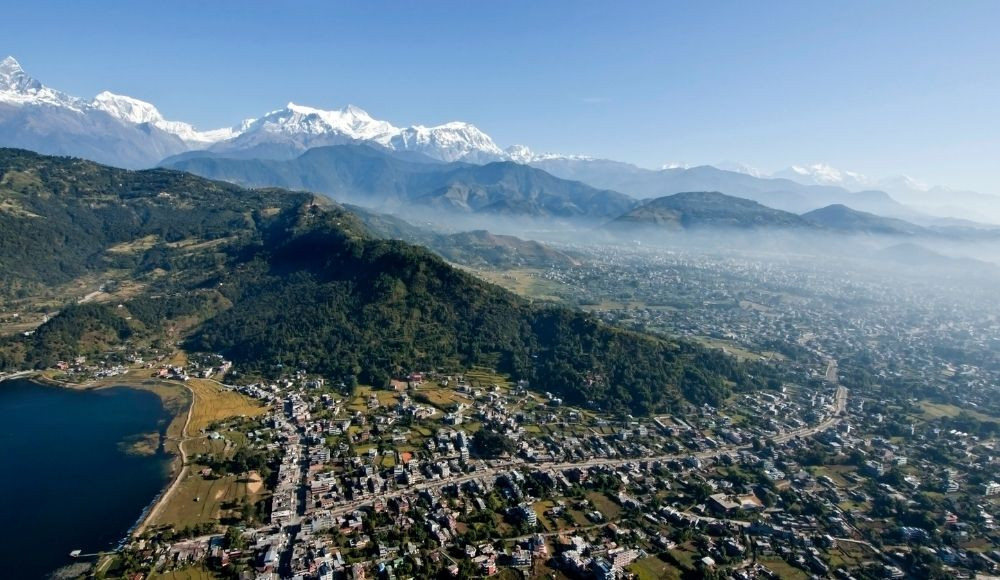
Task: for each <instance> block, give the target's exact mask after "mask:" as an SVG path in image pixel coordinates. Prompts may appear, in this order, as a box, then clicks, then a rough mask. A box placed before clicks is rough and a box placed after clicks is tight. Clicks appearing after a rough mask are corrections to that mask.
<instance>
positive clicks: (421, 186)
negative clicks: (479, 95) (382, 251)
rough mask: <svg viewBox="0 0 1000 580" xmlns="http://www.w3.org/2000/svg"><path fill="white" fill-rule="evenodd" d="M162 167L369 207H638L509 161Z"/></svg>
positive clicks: (338, 151)
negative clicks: (310, 193)
mask: <svg viewBox="0 0 1000 580" xmlns="http://www.w3.org/2000/svg"><path fill="white" fill-rule="evenodd" d="M166 166H167V167H169V168H171V169H179V170H182V171H188V172H190V173H194V174H196V175H201V176H203V177H210V178H212V179H222V180H224V181H230V182H233V183H238V184H241V185H244V186H254V187H260V186H277V187H285V188H289V189H304V190H308V191H314V192H319V193H325V194H327V195H330V196H332V197H334V198H335V199H341V200H349V201H351V202H354V203H359V204H362V205H366V206H369V207H382V208H390V209H391V208H398V207H403V206H418V207H423V208H436V209H441V210H448V211H453V212H459V213H465V214H501V215H517V216H530V217H541V218H547V217H557V218H591V219H595V220H606V219H607V218H610V217H615V216H619V215H621V214H623V213H625V212H626V211H628V210H630V209H631V208H633V207H635V206H636V205H638V204H639V202H638V201H637V200H635V199H633V198H631V197H629V196H627V195H624V194H622V193H618V192H615V191H610V190H604V189H597V188H594V187H591V186H589V185H586V184H583V183H580V182H576V181H569V180H565V179H559V178H557V177H554V176H552V175H550V174H549V173H546V172H545V171H542V170H540V169H536V168H534V167H530V166H527V165H521V164H518V163H513V162H509V161H506V162H495V163H489V164H486V165H473V164H468V163H426V162H419V161H411V160H409V159H405V158H400V157H399V156H398V155H397V154H395V153H392V152H387V151H386V150H384V149H377V148H373V147H368V146H366V145H337V146H330V147H316V148H313V149H310V150H309V151H307V152H306V153H304V154H302V155H301V156H299V157H297V158H295V159H291V160H284V161H281V160H261V159H228V158H222V157H215V156H213V157H191V158H186V159H180V160H176V161H173V162H168V163H167V164H166Z"/></svg>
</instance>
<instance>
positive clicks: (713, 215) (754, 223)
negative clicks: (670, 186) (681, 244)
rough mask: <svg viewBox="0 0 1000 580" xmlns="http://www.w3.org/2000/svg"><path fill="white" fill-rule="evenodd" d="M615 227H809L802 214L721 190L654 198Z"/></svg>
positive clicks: (634, 210) (611, 225)
mask: <svg viewBox="0 0 1000 580" xmlns="http://www.w3.org/2000/svg"><path fill="white" fill-rule="evenodd" d="M608 225H609V227H610V228H611V229H619V230H632V229H634V228H647V229H649V228H652V229H667V230H670V229H673V230H678V229H697V228H736V229H748V228H808V227H810V224H809V223H808V222H806V221H805V220H803V219H802V218H801V217H799V216H797V215H795V214H793V213H789V212H785V211H781V210H777V209H773V208H770V207H767V206H764V205H761V204H759V203H757V202H755V201H751V200H748V199H742V198H739V197H733V196H730V195H725V194H722V193H718V192H705V191H701V192H684V193H677V194H674V195H670V196H667V197H661V198H658V199H654V200H652V201H649V202H647V203H644V204H643V205H641V206H639V207H637V208H635V209H633V210H632V211H630V212H628V213H626V214H624V215H622V216H620V217H618V218H616V219H615V220H613V221H612V222H611V223H610V224H608Z"/></svg>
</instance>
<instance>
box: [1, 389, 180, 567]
mask: <svg viewBox="0 0 1000 580" xmlns="http://www.w3.org/2000/svg"><path fill="white" fill-rule="evenodd" d="M3 378H4V379H6V380H4V381H3V382H2V384H0V395H2V396H3V402H4V404H3V405H2V406H0V413H2V417H3V418H4V421H3V427H4V438H5V443H6V445H5V448H4V450H3V456H2V465H3V469H5V470H10V473H11V474H14V473H48V472H50V471H51V470H53V469H55V470H57V471H58V470H59V469H65V470H67V471H72V472H75V473H77V477H75V478H60V477H43V478H41V479H39V480H38V481H36V482H34V483H32V484H30V485H29V484H27V483H26V481H28V480H25V479H24V478H21V477H14V478H10V479H9V480H8V481H7V482H6V483H5V484H4V492H5V493H7V494H11V493H14V494H20V496H21V497H23V498H24V499H25V501H24V502H23V505H21V506H14V508H13V510H12V512H11V517H12V518H13V520H12V521H14V522H20V524H17V525H18V526H22V527H21V528H19V529H23V534H16V533H13V532H10V533H5V534H3V537H4V538H5V540H4V543H5V550H4V553H5V555H6V556H8V557H10V556H14V555H28V554H30V556H25V557H26V560H25V564H24V567H23V568H22V572H23V573H24V575H25V577H41V576H44V575H46V574H49V573H53V572H54V570H55V569H60V568H63V567H66V566H71V565H74V564H85V565H87V566H97V568H96V570H97V571H101V570H103V569H106V566H107V565H109V564H110V563H111V562H112V561H113V560H114V558H115V555H116V553H117V552H118V551H119V550H120V549H121V547H122V546H123V545H125V544H127V543H128V542H129V541H131V539H132V538H133V537H134V536H133V533H134V531H135V530H136V528H137V527H138V526H140V525H141V524H142V523H143V522H145V521H146V519H147V517H148V514H149V513H150V512H151V510H152V509H153V507H154V506H155V505H156V504H157V502H158V501H159V500H160V498H161V497H162V495H163V492H164V490H165V489H166V488H167V486H169V485H170V484H171V482H172V481H173V479H174V477H175V476H176V473H177V471H178V469H179V465H178V463H179V461H178V458H177V454H176V452H175V451H174V445H175V443H173V442H171V441H169V440H166V433H167V432H168V431H170V433H171V434H173V433H174V432H175V431H176V427H172V426H171V425H172V424H176V419H177V411H178V409H180V410H181V411H183V410H184V409H185V408H186V407H187V405H188V403H189V401H190V398H187V397H182V396H181V395H180V392H181V389H182V388H180V389H179V388H178V386H176V385H174V386H172V387H171V388H165V387H164V386H162V385H160V386H150V385H141V384H138V385H137V384H136V382H137V381H135V380H132V381H129V380H122V381H113V382H110V383H109V384H105V382H104V381H90V382H86V383H81V384H73V383H67V382H64V381H60V380H58V379H54V378H53V377H51V376H44V375H42V374H40V373H37V372H32V373H17V374H15V375H13V376H6V377H3ZM114 378H124V377H114ZM115 387H118V388H115ZM143 391H146V392H145V393H143ZM157 391H159V392H157ZM60 393H62V394H60ZM150 395H153V396H150ZM181 420H182V421H183V416H182V417H181ZM137 438H138V439H142V438H145V439H144V440H145V441H148V443H146V444H145V445H146V449H147V450H151V449H153V447H152V446H153V445H156V448H155V452H152V453H149V452H147V453H129V452H127V451H128V450H127V449H125V448H124V446H126V445H128V444H129V442H130V441H133V440H135V439H137ZM73 480H76V481H78V483H77V484H74V483H72V481H73ZM80 485H82V486H83V487H77V486H80ZM74 488H76V489H78V491H79V492H80V493H79V494H74V493H73V491H72V490H73V489H74ZM28 490H31V491H30V492H29V491H28ZM36 491H37V493H35V492H36ZM69 496H73V497H69ZM50 497H67V501H66V503H65V504H60V502H53V501H49V500H48V498H50ZM39 522H44V524H42V523H39ZM70 522H78V523H79V526H77V525H75V524H74V525H66V524H68V523H70ZM45 530H65V531H61V532H58V533H56V532H53V533H52V535H51V537H50V540H51V541H50V542H47V543H46V542H42V543H38V542H34V543H32V542H29V541H27V540H25V538H29V537H37V536H38V534H42V533H46V532H45ZM73 530H76V531H73ZM11 534H12V535H11ZM46 544H48V545H46ZM75 549H82V550H83V551H84V552H85V553H91V554H94V555H95V556H96V558H90V557H88V558H82V559H73V558H70V557H69V556H68V554H69V553H70V551H71V550H75ZM8 552H9V553H8ZM29 562H30V564H29ZM46 565H51V566H52V568H49V569H48V570H46V569H45V568H46ZM91 569H93V568H91ZM29 570H30V572H29Z"/></svg>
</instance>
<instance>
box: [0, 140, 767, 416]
mask: <svg viewBox="0 0 1000 580" xmlns="http://www.w3.org/2000/svg"><path fill="white" fill-rule="evenodd" d="M0 159H3V165H2V168H3V172H4V175H8V174H10V172H12V171H13V172H15V173H16V177H17V178H18V179H22V180H24V183H19V184H17V185H16V186H15V187H12V188H9V191H12V192H14V194H16V195H14V194H11V195H8V196H6V197H5V198H4V199H5V200H7V199H10V200H14V202H13V204H14V205H16V208H15V209H8V210H5V211H4V219H5V220H7V222H5V223H7V224H15V223H16V222H17V221H24V222H32V221H33V220H39V219H40V218H39V217H37V216H38V215H39V214H35V213H33V212H32V211H31V210H32V209H34V210H45V212H46V215H51V216H57V217H58V216H68V215H72V216H74V217H75V218H78V220H77V221H75V222H73V221H71V220H70V221H64V220H61V219H55V220H51V222H50V223H48V224H47V225H45V226H42V225H39V224H34V223H27V224H20V225H18V226H17V227H20V228H22V231H28V232H32V231H36V230H32V229H31V228H41V229H38V230H37V231H39V232H43V233H44V234H45V235H47V236H63V237H64V238H73V245H72V248H71V249H66V250H60V251H57V252H56V254H57V259H54V260H45V259H42V258H41V257H40V256H39V255H38V254H37V253H32V252H35V250H34V249H33V248H29V247H26V246H25V245H24V244H21V243H20V242H18V241H17V240H14V241H13V244H12V243H11V239H10V238H4V239H3V242H2V244H0V254H3V255H5V256H16V255H18V253H19V252H20V253H22V254H24V255H30V256H35V257H38V260H37V268H36V267H35V264H36V262H35V261H27V262H25V263H21V264H18V265H17V268H16V269H15V270H13V272H14V273H13V274H12V277H14V278H16V279H19V280H20V279H27V278H30V279H35V280H40V281H42V282H45V281H46V280H48V279H49V277H50V276H55V277H56V278H60V279H61V278H64V277H66V276H70V275H72V274H73V272H75V271H78V270H77V269H78V268H79V269H82V270H83V271H87V268H89V267H90V266H91V265H94V264H96V268H97V269H98V270H100V268H103V267H104V263H103V260H104V256H105V255H106V254H108V253H109V247H119V246H120V245H121V244H122V243H134V242H136V241H138V240H141V239H147V238H148V237H149V236H151V235H155V236H156V238H157V241H154V242H151V244H150V245H149V246H148V247H146V246H139V247H138V249H136V250H135V251H134V252H133V253H134V254H136V255H137V256H138V257H135V256H131V257H129V259H128V264H127V265H128V266H129V267H130V268H132V272H133V274H134V275H135V276H147V277H146V278H144V279H145V280H146V281H147V282H148V287H147V288H146V289H145V291H143V292H142V293H141V294H139V295H138V296H135V297H131V298H126V299H123V300H122V308H117V307H113V306H110V305H81V306H70V307H67V308H64V309H63V312H62V313H61V314H60V315H58V316H56V317H54V318H53V319H52V320H50V321H49V322H48V323H46V324H44V325H42V326H41V327H39V328H38V329H37V330H36V332H35V334H34V335H32V336H29V337H24V336H18V337H14V338H7V339H4V340H2V341H0V367H2V368H4V369H9V368H24V367H25V366H46V365H49V364H52V362H53V360H55V359H56V357H59V358H67V357H69V356H72V355H73V354H76V353H77V352H80V350H81V349H89V351H90V352H98V351H100V350H101V349H106V348H107V347H109V346H110V345H111V344H113V343H121V342H122V341H134V340H137V339H138V338H139V337H145V338H149V339H151V340H155V339H157V338H163V337H164V336H167V335H166V332H165V328H164V327H165V326H172V327H173V326H177V324H176V323H177V321H179V320H187V321H188V324H189V325H190V326H189V327H188V329H187V330H188V332H187V336H188V338H187V340H188V346H189V347H191V348H195V349H204V350H211V351H217V352H222V353H224V354H225V355H226V356H228V357H231V358H232V359H233V360H235V361H236V363H237V368H238V369H241V371H243V372H245V373H249V374H251V375H252V374H260V375H267V376H276V375H278V374H280V373H281V372H283V369H287V368H289V367H290V368H295V369H299V368H302V369H306V370H308V371H310V372H315V373H322V374H324V375H326V376H329V377H331V378H340V379H343V380H345V381H347V382H352V381H353V380H354V379H355V378H357V379H359V380H361V381H362V382H369V383H373V384H376V385H381V384H382V383H384V382H385V381H386V379H387V378H388V377H389V376H390V374H392V373H394V372H397V371H402V370H408V369H422V368H443V369H449V370H450V369H455V370H458V369H460V368H464V367H467V366H469V365H474V364H483V365H489V366H492V367H495V368H497V369H499V370H502V371H506V372H509V373H511V374H512V375H513V376H514V377H515V378H524V379H528V380H530V381H531V382H532V385H533V386H534V387H536V388H540V389H545V390H548V391H552V392H554V393H557V394H559V395H561V396H563V397H564V398H566V399H567V400H569V401H572V402H576V403H581V404H588V403H592V404H593V405H594V406H595V407H599V408H603V409H607V410H620V411H629V412H632V413H649V412H653V411H656V410H665V409H669V408H675V407H677V406H678V405H679V404H680V402H681V401H682V400H684V399H686V400H689V401H692V402H696V403H701V402H709V403H718V402H719V401H720V400H721V399H722V398H723V397H724V396H726V394H727V392H728V390H729V389H730V386H731V385H733V384H735V385H737V386H740V387H749V386H751V385H752V384H755V383H756V382H759V381H761V380H762V379H761V376H762V374H761V373H759V372H756V371H755V372H754V373H753V374H754V376H755V377H756V378H754V379H751V378H750V377H749V375H748V374H747V373H746V372H745V368H744V367H743V366H742V365H739V364H737V363H736V362H734V361H733V360H732V359H730V358H728V357H726V356H725V355H723V354H721V353H715V352H710V351H707V350H705V349H702V348H699V347H697V346H694V345H692V344H688V343H686V342H681V341H671V340H667V339H665V338H662V337H659V336H654V335H648V334H642V333H636V332H630V331H624V330H620V329H617V328H613V327H609V326H606V325H604V324H601V323H599V322H597V321H596V320H594V319H593V318H591V317H590V316H588V315H586V314H584V313H582V312H576V311H571V310H566V309H556V308H540V307H537V306H534V305H532V304H530V303H529V302H528V301H526V300H524V299H522V298H520V297H518V296H516V295H513V294H511V293H509V292H507V291H505V290H502V289H500V288H498V287H496V286H492V285H490V284H487V283H485V282H482V281H480V280H478V279H476V278H473V277H472V276H470V275H467V274H465V273H463V272H461V271H459V270H456V269H454V268H452V267H451V266H449V265H448V264H447V263H446V262H445V261H444V260H442V259H441V258H439V257H438V256H436V255H434V254H432V253H431V252H430V251H429V250H426V249H424V248H421V247H418V246H413V245H410V244H407V243H404V242H400V241H389V240H383V239H378V238H375V237H372V236H371V235H370V234H369V233H368V231H367V228H365V226H364V225H363V223H362V222H361V221H360V220H359V219H358V218H357V217H356V216H355V215H354V214H352V213H350V212H349V211H347V210H345V209H344V208H342V207H340V206H336V205H334V204H328V205H320V204H317V203H314V200H313V198H312V197H311V196H310V195H307V194H296V193H288V192H280V191H262V192H253V191H246V190H242V189H239V188H236V187H232V186H227V185H222V184H219V183H216V182H211V181H207V180H204V179H199V178H195V177H192V176H188V175H182V174H178V173H174V172H168V171H162V170H157V171H144V172H128V171H122V170H116V169H111V168H107V167H102V166H99V165H95V164H93V163H86V162H81V161H77V160H73V159H61V158H49V157H41V156H38V155H35V154H31V153H27V152H23V151H2V152H0ZM29 190H30V191H29ZM43 201H44V203H42V202H43ZM203 204H204V205H203ZM8 207H13V206H12V204H8ZM237 207H242V210H243V211H242V212H237V211H236V208H237ZM58 209H61V211H62V213H60V212H59V211H57V210H58ZM213 215H215V216H218V217H213ZM65 220H69V218H68V217H67V218H65ZM46 221H49V220H46ZM79 224H83V226H80V225H79ZM192 224H194V225H192ZM109 232H113V234H112V233H109ZM209 235H215V236H223V235H224V236H225V237H218V238H215V242H216V243H209V244H206V243H199V244H194V245H188V244H179V245H178V244H173V243H171V242H166V241H162V240H161V239H160V238H163V239H175V238H181V237H183V236H193V237H197V238H198V239H205V237H206V236H209ZM53 263H55V264H57V265H59V267H54V266H53ZM81 264H82V265H81ZM65 269H69V270H65ZM151 271H155V272H156V273H155V275H149V272H151ZM171 336H176V335H171ZM171 340H173V339H171Z"/></svg>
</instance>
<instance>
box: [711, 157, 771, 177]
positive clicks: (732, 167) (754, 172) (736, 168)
mask: <svg viewBox="0 0 1000 580" xmlns="http://www.w3.org/2000/svg"><path fill="white" fill-rule="evenodd" d="M715 167H716V169H722V170H723V171H732V172H734V173H742V174H744V175H749V176H751V177H764V173H763V172H762V171H761V170H759V169H757V168H756V167H753V166H752V165H747V164H746V163H740V162H738V161H721V162H719V163H716V164H715Z"/></svg>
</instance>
